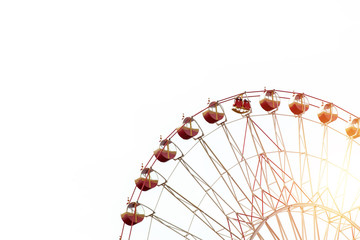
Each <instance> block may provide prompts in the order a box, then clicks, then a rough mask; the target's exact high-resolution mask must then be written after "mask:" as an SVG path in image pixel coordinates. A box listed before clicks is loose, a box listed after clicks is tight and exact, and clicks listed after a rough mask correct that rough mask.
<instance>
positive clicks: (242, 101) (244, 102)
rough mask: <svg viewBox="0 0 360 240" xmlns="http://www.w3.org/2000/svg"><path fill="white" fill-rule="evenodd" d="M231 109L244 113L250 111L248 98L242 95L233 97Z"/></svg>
mask: <svg viewBox="0 0 360 240" xmlns="http://www.w3.org/2000/svg"><path fill="white" fill-rule="evenodd" d="M232 110H233V111H234V112H236V113H240V114H246V113H249V112H250V111H251V105H250V100H249V99H248V98H247V97H244V96H243V95H239V96H237V97H236V98H235V99H234V104H233V108H232Z"/></svg>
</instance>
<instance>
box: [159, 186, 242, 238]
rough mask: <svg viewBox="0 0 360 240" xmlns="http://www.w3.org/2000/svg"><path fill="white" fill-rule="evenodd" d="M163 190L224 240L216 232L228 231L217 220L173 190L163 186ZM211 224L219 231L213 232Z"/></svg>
mask: <svg viewBox="0 0 360 240" xmlns="http://www.w3.org/2000/svg"><path fill="white" fill-rule="evenodd" d="M164 188H165V189H166V190H167V191H168V192H169V193H170V194H171V195H172V196H173V197H175V198H176V199H177V200H178V201H179V202H180V203H182V204H183V205H184V206H185V207H186V208H187V209H188V210H189V211H190V212H191V213H192V214H193V215H194V216H196V217H197V218H198V219H199V220H201V221H202V222H203V223H204V224H205V225H206V226H207V227H208V228H209V229H211V230H212V231H213V232H214V233H215V234H217V235H218V236H219V237H220V238H221V239H224V238H223V237H222V236H221V235H220V234H219V233H218V232H219V231H220V230H227V231H228V232H229V233H231V232H230V230H228V229H227V228H226V227H225V226H223V225H222V224H221V223H219V222H218V221H217V220H215V219H214V218H213V217H211V216H210V215H209V214H208V213H206V212H205V211H203V210H202V209H200V208H199V207H198V206H196V205H195V204H194V203H192V202H191V201H189V200H188V199H187V198H185V197H184V196H182V195H181V194H179V193H178V192H177V191H175V190H174V189H173V188H171V187H170V186H168V185H164ZM197 212H200V213H201V214H202V216H203V218H202V217H201V216H200V215H198V214H197ZM211 222H213V224H214V223H215V224H217V225H218V226H219V227H220V228H221V229H220V230H215V228H214V227H213V226H212V224H211ZM231 234H233V235H234V236H236V235H235V234H234V233H231Z"/></svg>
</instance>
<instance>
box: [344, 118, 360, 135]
mask: <svg viewBox="0 0 360 240" xmlns="http://www.w3.org/2000/svg"><path fill="white" fill-rule="evenodd" d="M345 131H346V134H347V135H348V136H349V137H351V138H353V139H355V138H358V137H360V119H359V118H355V119H354V120H352V121H351V120H350V121H349V125H348V126H347V127H346V129H345Z"/></svg>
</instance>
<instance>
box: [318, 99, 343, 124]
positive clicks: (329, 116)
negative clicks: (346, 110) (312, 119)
mask: <svg viewBox="0 0 360 240" xmlns="http://www.w3.org/2000/svg"><path fill="white" fill-rule="evenodd" d="M318 118H319V120H320V122H322V123H324V124H328V123H331V122H333V121H335V120H336V119H337V118H338V113H337V109H336V107H335V106H334V104H332V103H327V104H325V105H324V104H322V105H321V107H320V111H319V113H318Z"/></svg>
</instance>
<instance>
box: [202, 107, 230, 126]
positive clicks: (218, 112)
mask: <svg viewBox="0 0 360 240" xmlns="http://www.w3.org/2000/svg"><path fill="white" fill-rule="evenodd" d="M224 116H225V113H224V111H223V110H222V108H221V106H220V104H219V103H217V102H211V103H210V104H209V107H208V109H207V110H206V111H204V112H203V117H204V119H205V120H206V121H207V122H208V123H216V122H218V121H220V120H221V119H223V118H224Z"/></svg>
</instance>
